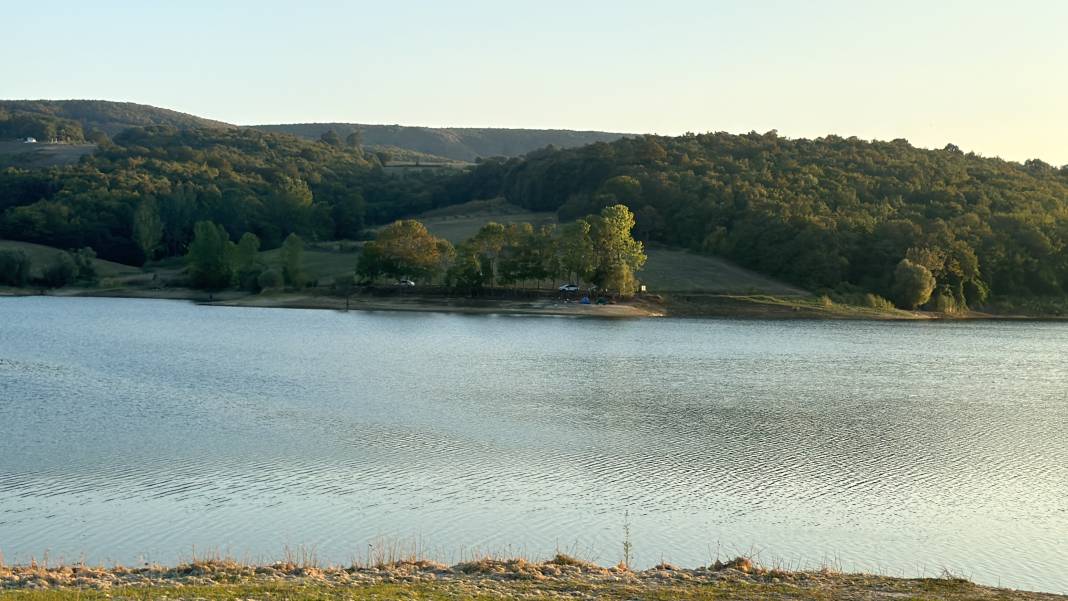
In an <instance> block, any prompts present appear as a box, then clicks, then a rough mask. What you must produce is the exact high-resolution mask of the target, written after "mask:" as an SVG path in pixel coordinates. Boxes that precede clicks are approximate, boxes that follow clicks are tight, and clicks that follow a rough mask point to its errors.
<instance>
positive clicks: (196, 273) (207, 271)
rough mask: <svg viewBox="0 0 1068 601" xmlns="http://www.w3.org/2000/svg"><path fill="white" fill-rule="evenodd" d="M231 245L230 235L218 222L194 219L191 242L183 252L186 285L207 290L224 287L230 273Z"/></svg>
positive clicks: (229, 281) (231, 269)
mask: <svg viewBox="0 0 1068 601" xmlns="http://www.w3.org/2000/svg"><path fill="white" fill-rule="evenodd" d="M232 246H233V243H232V242H230V236H229V235H228V234H227V233H226V230H225V229H224V228H223V227H222V226H221V225H216V224H215V223H213V222H211V221H198V222H197V223H196V225H194V226H193V241H192V242H191V243H190V244H189V253H188V254H187V255H186V263H187V264H188V266H189V284H190V285H191V286H192V287H194V288H200V289H203V290H210V291H216V290H222V289H224V288H228V287H229V286H230V284H231V282H232V280H233V276H234V271H233V266H232V264H231V255H232V254H233V251H232V250H231V247H232Z"/></svg>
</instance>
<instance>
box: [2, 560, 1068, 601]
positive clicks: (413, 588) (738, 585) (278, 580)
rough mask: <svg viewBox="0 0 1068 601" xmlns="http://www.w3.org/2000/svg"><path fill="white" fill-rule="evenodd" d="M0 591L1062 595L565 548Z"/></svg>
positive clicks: (63, 594)
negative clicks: (579, 553)
mask: <svg viewBox="0 0 1068 601" xmlns="http://www.w3.org/2000/svg"><path fill="white" fill-rule="evenodd" d="M0 591H2V592H0V596H3V598H4V599H10V600H12V601H68V600H70V601H74V600H77V601H96V600H100V601H104V600H113V599H169V600H171V601H175V600H182V599H190V600H194V599H195V600H197V601H202V600H208V599H211V600H224V599H226V600H228V599H234V600H242V601H244V600H250V599H276V600H278V599H287V600H292V601H302V600H309V601H310V600H326V599H338V600H350V599H375V600H378V601H385V600H392V599H398V600H400V599H404V600H411V599H426V600H439V599H440V600H445V599H484V600H488V599H526V600H531V601H534V600H541V599H546V600H548V599H610V600H619V601H622V600H636V599H637V600H666V599H689V600H695V601H696V600H702V601H703V600H712V599H718V600H743V599H744V600H749V601H758V600H763V601H775V600H782V601H786V600H791V601H829V600H832V599H837V600H844V601H861V600H892V599H894V600H903V601H920V600H924V601H957V600H961V601H963V600H986V599H989V600H998V601H1055V600H1060V601H1063V600H1064V599H1066V598H1068V597H1064V596H1060V595H1054V594H1044V593H1031V592H1022V591H1014V590H1008V589H997V588H990V587H984V586H979V585H976V584H973V583H971V582H968V581H967V580H963V579H959V578H954V577H951V576H948V575H947V576H946V577H943V578H914V579H906V578H890V577H886V576H875V575H867V574H844V573H839V572H835V571H832V570H827V569H825V570H822V571H818V572H791V571H785V570H779V569H767V568H762V567H760V566H756V565H753V564H752V563H751V562H750V561H749V560H747V559H744V558H737V559H734V560H731V561H729V562H726V563H721V562H719V561H717V562H716V563H715V564H714V565H710V566H706V567H700V568H697V569H682V568H679V567H676V566H673V565H670V564H660V565H658V566H656V567H654V568H650V569H648V570H643V571H632V570H629V569H627V568H626V567H624V566H622V565H619V566H615V567H611V568H604V567H600V566H597V565H595V564H592V563H588V562H585V561H582V560H579V559H576V558H573V557H569V556H566V555H557V556H556V557H554V558H553V559H551V560H548V561H544V562H532V561H528V560H525V559H497V558H478V559H474V560H472V561H467V562H463V563H459V564H456V565H454V566H446V565H444V564H440V563H436V562H432V561H426V560H415V559H412V560H399V561H390V562H375V563H373V564H372V565H369V566H358V565H353V566H349V567H340V566H337V567H320V566H317V565H315V564H314V563H303V562H300V563H296V562H292V561H289V562H279V563H275V564H271V565H260V566H256V565H247V564H241V563H237V562H233V561H227V560H209V561H194V562H192V563H188V564H184V565H180V566H177V567H173V568H167V567H162V566H144V567H139V568H125V567H113V568H101V567H89V566H84V565H80V566H63V567H52V568H47V567H42V566H36V565H34V566H21V567H12V568H4V567H0Z"/></svg>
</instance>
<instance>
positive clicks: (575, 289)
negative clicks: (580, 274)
mask: <svg viewBox="0 0 1068 601" xmlns="http://www.w3.org/2000/svg"><path fill="white" fill-rule="evenodd" d="M578 289H579V287H578V286H576V285H575V284H564V285H563V286H560V287H559V288H557V290H559V291H560V292H578Z"/></svg>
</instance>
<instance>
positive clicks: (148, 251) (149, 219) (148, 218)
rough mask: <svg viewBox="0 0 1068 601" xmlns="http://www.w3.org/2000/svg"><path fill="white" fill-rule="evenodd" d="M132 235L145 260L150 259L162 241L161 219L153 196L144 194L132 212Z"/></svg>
mask: <svg viewBox="0 0 1068 601" xmlns="http://www.w3.org/2000/svg"><path fill="white" fill-rule="evenodd" d="M133 236H134V241H135V242H137V246H138V247H139V248H140V249H141V252H142V253H143V254H144V256H145V262H148V261H151V260H152V259H153V257H154V256H155V254H156V249H158V248H159V246H160V243H161V242H162V241H163V221H162V220H161V219H160V214H159V204H158V203H157V202H156V198H155V197H154V196H145V197H144V198H142V199H141V202H139V203H138V204H137V209H136V210H134V214H133Z"/></svg>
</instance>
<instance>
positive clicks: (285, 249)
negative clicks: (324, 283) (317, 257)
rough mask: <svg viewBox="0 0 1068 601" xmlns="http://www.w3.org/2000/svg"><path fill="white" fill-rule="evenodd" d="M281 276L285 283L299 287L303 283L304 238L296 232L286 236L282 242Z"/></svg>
mask: <svg viewBox="0 0 1068 601" xmlns="http://www.w3.org/2000/svg"><path fill="white" fill-rule="evenodd" d="M281 257H282V277H283V278H284V279H285V281H286V284H288V285H290V286H293V287H296V288H299V287H301V286H303V285H304V240H301V238H300V236H298V235H296V234H290V235H288V236H286V240H285V242H283V243H282V253H281Z"/></svg>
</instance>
